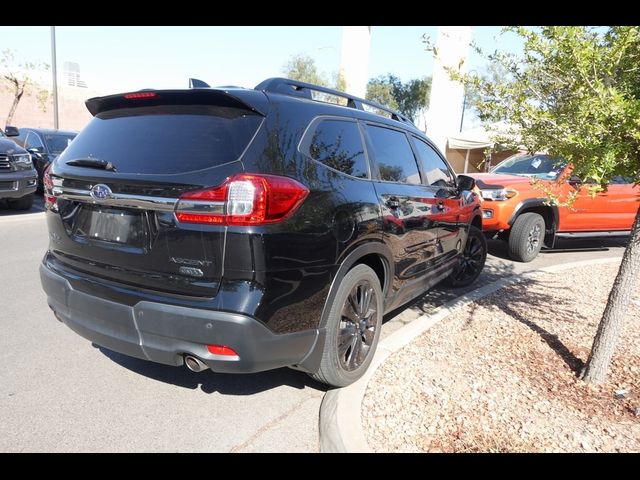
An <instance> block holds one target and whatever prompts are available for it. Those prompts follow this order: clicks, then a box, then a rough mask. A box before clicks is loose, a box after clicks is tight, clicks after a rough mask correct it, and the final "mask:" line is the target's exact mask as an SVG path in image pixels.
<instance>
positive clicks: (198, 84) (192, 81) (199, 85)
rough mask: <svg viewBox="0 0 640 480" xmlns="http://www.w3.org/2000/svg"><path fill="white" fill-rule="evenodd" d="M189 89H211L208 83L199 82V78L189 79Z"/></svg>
mask: <svg viewBox="0 0 640 480" xmlns="http://www.w3.org/2000/svg"><path fill="white" fill-rule="evenodd" d="M189 88H211V87H210V86H209V84H208V83H206V82H203V81H202V80H198V79H197V78H190V79H189Z"/></svg>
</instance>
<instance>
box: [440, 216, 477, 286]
mask: <svg viewBox="0 0 640 480" xmlns="http://www.w3.org/2000/svg"><path fill="white" fill-rule="evenodd" d="M486 260H487V239H486V237H485V236H484V233H482V230H480V229H479V228H478V227H474V226H473V225H471V226H470V227H469V235H467V243H465V246H464V250H463V252H462V260H461V261H460V265H459V266H458V268H456V269H455V270H454V271H453V272H452V273H451V275H449V276H448V277H447V278H445V279H444V281H443V282H442V283H444V284H445V285H447V286H448V287H453V288H459V287H466V286H467V285H471V284H472V283H473V282H475V281H476V279H477V278H478V276H479V275H480V273H481V272H482V269H483V268H484V263H485V261H486Z"/></svg>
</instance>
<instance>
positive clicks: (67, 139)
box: [44, 133, 76, 155]
mask: <svg viewBox="0 0 640 480" xmlns="http://www.w3.org/2000/svg"><path fill="white" fill-rule="evenodd" d="M74 138H76V134H75V133H71V134H66V135H65V134H61V133H56V134H53V133H51V134H47V135H45V136H44V141H45V142H47V145H48V146H49V152H51V153H52V154H54V155H59V154H61V153H62V151H63V150H64V149H65V148H67V146H68V145H69V144H70V143H71V140H73V139H74Z"/></svg>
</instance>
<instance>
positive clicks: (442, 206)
mask: <svg viewBox="0 0 640 480" xmlns="http://www.w3.org/2000/svg"><path fill="white" fill-rule="evenodd" d="M436 208H437V209H438V210H440V211H443V210H444V202H438V203H436Z"/></svg>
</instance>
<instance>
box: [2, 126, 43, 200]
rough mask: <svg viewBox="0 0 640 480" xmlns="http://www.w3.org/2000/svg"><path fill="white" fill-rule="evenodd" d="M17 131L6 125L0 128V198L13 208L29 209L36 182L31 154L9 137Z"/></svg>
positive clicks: (13, 135) (12, 136)
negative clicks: (4, 128)
mask: <svg viewBox="0 0 640 480" xmlns="http://www.w3.org/2000/svg"><path fill="white" fill-rule="evenodd" d="M17 134H18V132H17V131H16V129H14V128H12V127H7V129H6V133H5V132H3V131H2V130H1V129H0V200H7V202H8V204H9V207H10V208H13V209H15V210H29V209H30V208H31V205H32V204H33V192H35V191H36V186H37V183H38V180H37V173H36V171H35V169H34V168H33V163H32V162H31V155H30V154H29V152H27V151H26V150H25V149H24V148H22V147H20V146H19V145H17V144H16V143H15V142H13V141H12V140H11V139H10V138H14V137H15V136H16V135H17Z"/></svg>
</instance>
